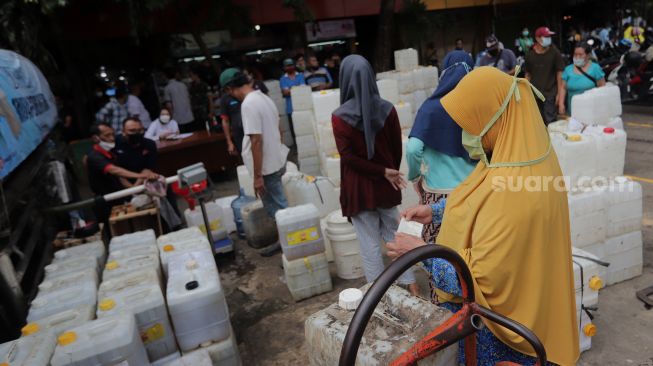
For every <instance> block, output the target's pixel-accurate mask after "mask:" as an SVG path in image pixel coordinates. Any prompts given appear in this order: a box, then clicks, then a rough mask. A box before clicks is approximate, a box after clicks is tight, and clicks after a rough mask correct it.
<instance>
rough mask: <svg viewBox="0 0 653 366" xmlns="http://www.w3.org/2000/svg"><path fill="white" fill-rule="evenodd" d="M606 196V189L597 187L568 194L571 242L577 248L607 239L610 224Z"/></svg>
mask: <svg viewBox="0 0 653 366" xmlns="http://www.w3.org/2000/svg"><path fill="white" fill-rule="evenodd" d="M605 196H606V195H605V191H604V190H602V189H600V188H597V187H591V188H588V191H587V192H578V193H570V194H569V195H568V201H569V225H570V229H571V244H572V245H573V246H575V247H576V248H585V247H587V246H589V245H592V244H595V243H599V242H603V241H604V240H605V238H606V230H607V226H608V212H607V211H608V210H607V207H606V200H605Z"/></svg>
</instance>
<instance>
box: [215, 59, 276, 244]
mask: <svg viewBox="0 0 653 366" xmlns="http://www.w3.org/2000/svg"><path fill="white" fill-rule="evenodd" d="M220 83H221V84H222V85H223V87H224V88H225V89H226V91H227V92H228V93H229V94H230V95H231V96H232V97H234V98H236V99H238V100H239V101H241V103H242V104H241V106H240V114H241V118H242V124H243V133H244V137H243V147H242V158H243V162H244V163H245V166H246V167H247V170H248V171H249V173H250V174H251V175H252V176H253V177H254V191H255V192H256V195H257V196H258V197H260V198H261V201H263V206H264V207H265V210H266V212H267V213H268V215H270V217H272V218H274V216H275V214H276V213H277V211H279V210H281V209H284V208H286V207H288V201H287V200H286V196H285V194H284V191H283V185H282V184H281V176H283V174H284V173H285V172H286V158H287V157H288V147H286V145H284V144H283V143H282V142H281V131H280V130H279V111H278V110H277V107H276V105H275V104H274V101H272V99H270V97H268V96H267V95H265V94H263V92H261V91H260V90H256V89H254V87H253V86H252V83H251V82H250V80H249V78H248V77H247V75H245V74H244V73H242V72H240V71H236V72H234V70H233V69H227V70H225V71H223V72H222V74H221V75H220ZM277 247H278V243H276V245H273V246H271V247H270V248H264V249H263V250H262V252H261V254H262V255H267V254H271V253H272V252H273V251H274V250H275V249H277Z"/></svg>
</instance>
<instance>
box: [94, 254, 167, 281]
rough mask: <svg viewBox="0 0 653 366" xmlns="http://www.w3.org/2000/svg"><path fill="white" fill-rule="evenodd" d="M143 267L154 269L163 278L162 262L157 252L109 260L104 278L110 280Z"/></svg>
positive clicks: (105, 267)
mask: <svg viewBox="0 0 653 366" xmlns="http://www.w3.org/2000/svg"><path fill="white" fill-rule="evenodd" d="M143 269H153V270H155V271H156V274H157V276H158V277H159V278H160V279H161V278H162V277H161V264H160V263H159V256H158V255H156V254H145V255H139V256H134V257H127V258H122V259H116V260H111V261H108V262H107V264H106V266H104V272H103V274H102V278H103V279H105V280H110V279H112V278H116V277H118V276H122V275H124V274H127V273H131V272H136V271H140V270H143Z"/></svg>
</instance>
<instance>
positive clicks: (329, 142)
mask: <svg viewBox="0 0 653 366" xmlns="http://www.w3.org/2000/svg"><path fill="white" fill-rule="evenodd" d="M317 131H318V138H319V144H320V153H322V154H326V155H334V154H337V153H338V147H337V146H336V138H335V136H334V135H333V127H331V123H320V124H318V126H317Z"/></svg>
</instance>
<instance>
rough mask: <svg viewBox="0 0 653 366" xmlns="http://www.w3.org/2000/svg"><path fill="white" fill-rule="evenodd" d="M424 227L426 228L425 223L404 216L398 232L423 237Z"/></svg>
mask: <svg viewBox="0 0 653 366" xmlns="http://www.w3.org/2000/svg"><path fill="white" fill-rule="evenodd" d="M422 229H424V225H423V224H420V223H419V222H416V221H407V220H406V219H405V218H403V217H402V218H401V221H400V222H399V228H398V229H397V232H398V233H403V234H408V235H412V236H416V237H418V238H421V237H422Z"/></svg>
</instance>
